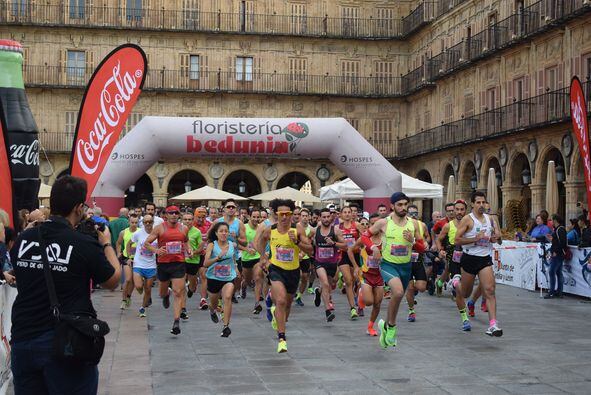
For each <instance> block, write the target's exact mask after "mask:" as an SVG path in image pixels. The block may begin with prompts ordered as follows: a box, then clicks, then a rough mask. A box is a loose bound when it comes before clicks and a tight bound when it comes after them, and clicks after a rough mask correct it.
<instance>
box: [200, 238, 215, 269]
mask: <svg viewBox="0 0 591 395" xmlns="http://www.w3.org/2000/svg"><path fill="white" fill-rule="evenodd" d="M212 251H213V243H209V244H208V245H207V248H206V249H205V259H204V260H203V267H210V266H211V265H213V264H214V263H215V262H217V258H213V259H211V252H212Z"/></svg>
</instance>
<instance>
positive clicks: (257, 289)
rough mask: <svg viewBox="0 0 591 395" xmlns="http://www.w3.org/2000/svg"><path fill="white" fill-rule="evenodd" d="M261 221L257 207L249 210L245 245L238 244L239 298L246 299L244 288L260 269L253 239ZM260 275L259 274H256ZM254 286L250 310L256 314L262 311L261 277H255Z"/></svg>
mask: <svg viewBox="0 0 591 395" xmlns="http://www.w3.org/2000/svg"><path fill="white" fill-rule="evenodd" d="M260 221H261V211H260V210H259V209H256V208H255V209H253V210H252V211H251V212H250V221H248V223H247V224H246V225H244V228H245V235H246V242H247V245H246V247H243V246H240V247H239V248H240V250H241V252H242V257H241V260H242V283H241V285H240V298H241V299H246V289H247V288H248V285H249V284H250V283H251V282H252V281H253V278H254V277H255V273H256V272H257V271H258V270H260V265H259V261H260V259H261V255H260V254H259V253H258V252H257V250H256V249H255V245H254V239H255V237H256V233H257V228H258V226H259V223H260ZM258 277H260V276H258ZM254 281H255V286H254V309H253V311H252V313H253V314H255V315H257V314H260V313H261V311H263V308H262V307H261V302H260V298H261V289H262V286H263V284H262V278H256V279H255V280H254Z"/></svg>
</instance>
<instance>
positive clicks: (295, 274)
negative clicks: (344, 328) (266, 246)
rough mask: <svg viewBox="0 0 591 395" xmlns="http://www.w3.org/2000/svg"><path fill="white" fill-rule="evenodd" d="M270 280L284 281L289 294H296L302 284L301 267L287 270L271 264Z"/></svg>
mask: <svg viewBox="0 0 591 395" xmlns="http://www.w3.org/2000/svg"><path fill="white" fill-rule="evenodd" d="M269 280H271V282H273V281H279V282H282V283H283V285H284V286H285V290H286V291H287V293H288V294H292V295H293V294H295V293H296V292H297V290H298V286H299V285H300V269H299V268H298V269H295V270H285V269H282V268H280V267H278V266H275V265H269Z"/></svg>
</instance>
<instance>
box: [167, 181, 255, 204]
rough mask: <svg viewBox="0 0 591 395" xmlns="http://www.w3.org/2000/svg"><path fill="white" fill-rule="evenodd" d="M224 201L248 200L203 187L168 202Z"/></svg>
mask: <svg viewBox="0 0 591 395" xmlns="http://www.w3.org/2000/svg"><path fill="white" fill-rule="evenodd" d="M226 199H234V200H248V199H247V198H244V197H242V196H238V195H234V194H233V193H230V192H226V191H222V190H220V189H215V188H212V187H209V186H207V185H206V186H204V187H201V188H198V189H194V190H192V191H190V192H187V193H183V194H182V195H178V196H175V197H173V198H170V200H180V201H185V202H186V201H200V200H226Z"/></svg>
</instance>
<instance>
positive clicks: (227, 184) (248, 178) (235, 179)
mask: <svg viewBox="0 0 591 395" xmlns="http://www.w3.org/2000/svg"><path fill="white" fill-rule="evenodd" d="M220 181H221V185H222V189H223V190H224V191H226V192H230V193H233V194H235V195H240V196H243V197H248V196H254V195H258V194H259V193H261V192H262V191H263V190H262V188H261V185H262V184H261V180H259V178H258V177H257V175H256V174H254V173H253V172H251V171H250V170H247V169H235V170H233V171H231V172H229V173H228V174H227V175H226V176H225V177H224V178H223V180H220ZM241 182H244V184H245V187H246V190H245V191H244V193H241V192H240V183H241Z"/></svg>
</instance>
